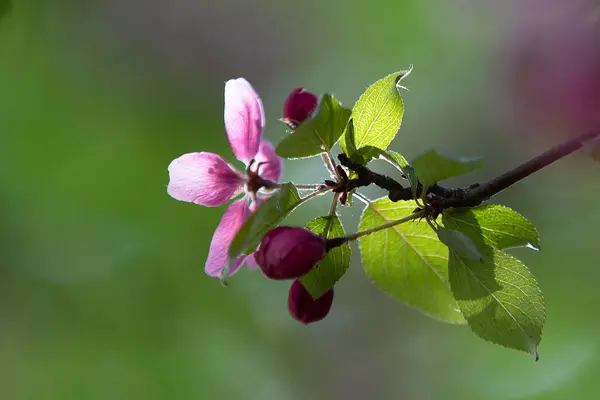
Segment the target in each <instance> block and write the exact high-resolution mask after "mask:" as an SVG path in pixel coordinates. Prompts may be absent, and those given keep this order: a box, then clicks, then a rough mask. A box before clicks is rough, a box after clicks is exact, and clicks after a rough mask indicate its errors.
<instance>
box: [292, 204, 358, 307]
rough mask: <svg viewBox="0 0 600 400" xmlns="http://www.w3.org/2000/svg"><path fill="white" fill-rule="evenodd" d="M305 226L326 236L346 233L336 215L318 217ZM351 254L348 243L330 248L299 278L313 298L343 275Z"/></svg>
mask: <svg viewBox="0 0 600 400" xmlns="http://www.w3.org/2000/svg"><path fill="white" fill-rule="evenodd" d="M306 228H307V229H308V230H310V231H312V232H314V233H316V234H318V235H321V236H323V237H326V238H332V237H340V236H344V235H345V234H346V233H345V231H344V227H343V226H342V223H341V222H340V220H339V218H338V217H337V216H331V217H319V218H317V219H315V220H312V221H311V222H309V223H308V225H307V226H306ZM351 255H352V250H351V249H350V244H348V243H345V244H343V245H342V246H340V247H336V248H334V249H331V250H330V251H329V252H328V253H327V255H325V258H323V259H322V260H321V262H319V264H317V265H316V266H315V267H314V268H313V269H312V270H311V271H310V272H309V273H308V274H306V275H304V276H303V277H302V278H300V281H301V282H302V284H303V285H304V287H305V288H306V290H308V292H309V293H310V294H311V295H312V296H313V298H315V299H318V298H319V297H321V296H322V295H324V294H325V293H326V292H327V291H328V290H329V289H331V288H332V287H333V285H335V283H336V282H337V281H338V280H340V278H341V277H342V276H344V274H345V273H346V270H347V269H348V267H349V266H350V257H351Z"/></svg>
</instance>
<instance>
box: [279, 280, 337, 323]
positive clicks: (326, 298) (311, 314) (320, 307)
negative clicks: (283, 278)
mask: <svg viewBox="0 0 600 400" xmlns="http://www.w3.org/2000/svg"><path fill="white" fill-rule="evenodd" d="M331 303H333V288H331V289H329V290H328V291H327V292H326V293H325V294H324V295H323V296H321V297H319V298H318V299H316V300H315V299H313V297H312V296H311V294H310V293H309V292H308V291H307V290H306V289H305V288H304V286H303V285H302V282H300V281H299V280H295V281H294V283H292V286H291V287H290V293H289V295H288V310H289V311H290V314H291V316H292V317H294V319H295V320H297V321H300V322H302V323H303V324H305V325H306V324H310V323H313V322H317V321H320V320H322V319H323V318H325V317H326V316H327V314H329V310H331Z"/></svg>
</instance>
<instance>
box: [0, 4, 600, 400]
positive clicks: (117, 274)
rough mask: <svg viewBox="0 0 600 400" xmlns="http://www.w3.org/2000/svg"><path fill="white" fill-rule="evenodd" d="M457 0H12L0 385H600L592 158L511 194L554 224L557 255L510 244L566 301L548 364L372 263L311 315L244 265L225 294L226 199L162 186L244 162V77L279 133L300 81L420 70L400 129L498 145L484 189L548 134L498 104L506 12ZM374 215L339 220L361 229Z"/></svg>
mask: <svg viewBox="0 0 600 400" xmlns="http://www.w3.org/2000/svg"><path fill="white" fill-rule="evenodd" d="M460 4H461V5H460V6H458V5H456V4H454V3H449V2H444V1H441V0H437V1H435V0H427V1H407V2H402V3H398V2H395V1H392V0H377V1H373V2H369V3H365V2H359V1H358V0H351V1H342V0H332V1H331V2H329V3H327V4H326V5H325V3H322V2H317V1H308V2H306V3H303V4H302V6H299V5H298V3H297V2H294V3H284V2H281V3H280V2H275V1H274V0H264V1H251V2H238V1H235V0H228V1H225V2H218V3H217V2H208V1H203V0H200V1H185V0H178V1H173V2H171V1H167V0H162V1H160V0H154V1H151V2H150V1H148V2H143V1H141V0H140V1H136V0H128V1H117V0H114V1H106V2H96V1H89V2H83V1H76V0H55V1H33V0H29V1H28V0H22V1H19V2H15V4H14V8H13V10H12V13H10V14H9V15H7V16H5V17H4V18H3V19H2V20H1V21H0V138H1V141H0V178H1V181H0V182H1V183H2V190H1V191H0V205H1V207H0V218H1V221H2V230H1V231H0V250H1V253H0V256H1V258H0V261H1V263H0V266H1V267H2V268H1V269H0V277H1V279H0V301H1V304H2V307H1V308H0V360H1V361H0V371H1V374H0V388H1V389H0V398H2V399H10V400H13V399H61V400H63V399H145V400H146V399H166V398H168V399H220V398H231V399H305V398H328V399H330V398H344V399H364V398H378V399H396V398H410V399H453V398H456V399H461V400H462V399H477V400H479V399H524V398H527V399H565V398H576V399H588V398H589V399H593V398H595V397H596V393H597V390H598V388H599V385H600V384H599V383H598V380H597V378H596V376H597V373H598V369H599V367H600V362H599V359H598V356H597V353H596V352H595V350H596V349H597V347H598V344H599V339H598V337H600V323H598V321H596V320H595V308H596V306H597V304H598V303H599V302H600V292H599V291H598V290H597V283H596V282H597V279H598V278H599V277H600V272H598V271H599V270H598V268H597V266H598V265H599V263H600V253H598V251H597V239H596V238H597V235H596V226H597V225H598V222H600V210H599V208H598V207H597V198H598V194H599V193H600V183H599V180H598V178H597V177H598V173H599V171H598V169H597V165H595V164H594V163H593V162H592V161H589V160H587V158H585V154H584V155H583V156H580V157H573V158H571V159H569V160H565V161H562V162H560V164H558V165H556V166H552V167H550V168H548V169H546V170H544V171H542V172H540V173H539V174H537V175H535V176H533V177H532V178H530V179H529V180H528V181H527V182H525V183H522V184H520V185H518V186H516V187H515V188H513V189H511V190H510V191H509V192H506V193H503V194H501V195H500V196H499V200H498V201H499V202H502V203H505V204H507V205H509V206H511V207H512V208H514V209H515V210H517V211H519V212H520V213H522V214H524V215H525V216H527V217H528V218H529V219H530V220H532V221H533V222H534V224H535V225H536V226H537V227H538V229H539V233H540V237H541V247H542V251H541V252H539V253H533V252H529V253H528V252H525V251H515V254H516V255H518V256H519V258H521V259H523V260H524V262H525V263H526V264H527V265H528V266H529V267H530V268H531V269H532V271H533V273H534V274H535V275H536V277H537V278H538V280H539V282H540V285H541V287H542V290H543V291H544V293H545V297H546V300H547V303H548V323H547V325H546V328H545V330H544V338H543V341H542V344H541V346H540V349H539V351H540V356H541V360H540V361H539V362H538V363H534V362H533V360H532V359H531V358H529V357H527V356H524V355H522V354H519V353H517V352H509V351H506V350H505V349H502V348H500V347H498V348H496V347H495V346H493V345H490V344H487V343H485V342H483V341H481V340H478V339H476V338H474V337H473V335H472V334H471V333H470V332H468V330H467V328H461V327H456V326H452V325H445V324H440V323H439V322H437V321H434V320H431V319H428V318H427V317H425V316H422V315H421V314H420V313H418V312H416V311H414V310H410V309H408V308H406V307H404V306H401V305H399V304H397V303H396V302H394V301H393V300H392V299H390V298H388V297H386V296H385V295H384V294H382V293H381V292H378V291H377V290H375V289H374V288H373V287H372V286H371V285H370V284H369V282H368V280H367V279H366V277H365V276H364V273H362V272H361V270H360V268H356V267H357V265H356V264H355V265H354V266H352V267H351V268H350V272H349V273H348V275H347V276H345V277H344V279H343V280H342V281H340V283H339V284H338V285H337V287H336V299H335V300H334V305H333V309H332V313H331V314H330V316H329V317H328V318H327V319H326V320H324V321H323V322H321V323H319V324H315V325H313V326H309V327H304V326H301V325H300V324H298V323H296V322H295V321H293V320H292V319H291V318H289V317H288V316H287V310H286V296H287V285H288V284H287V283H274V282H270V281H267V280H266V279H264V278H262V277H261V276H260V274H258V273H249V272H248V271H241V272H240V273H239V274H238V275H236V276H235V277H234V278H232V279H231V281H230V287H229V288H228V289H223V288H221V286H220V285H219V283H218V280H215V279H211V278H209V277H207V276H205V275H204V272H203V267H204V259H205V257H206V253H207V250H208V244H209V242H210V238H211V235H212V232H213V230H214V228H215V227H216V225H217V223H218V221H219V218H220V215H221V213H222V211H223V210H222V208H217V209H207V208H202V207H199V206H195V205H193V204H186V203H181V202H177V201H175V200H173V199H171V198H169V197H168V195H167V194H166V190H165V187H166V183H167V178H168V177H167V171H166V168H167V165H168V163H169V162H170V161H171V160H172V159H173V158H175V157H177V156H179V155H181V154H182V153H186V152H191V151H200V150H202V151H212V152H217V153H220V154H223V155H224V157H225V158H226V159H228V160H230V161H234V158H233V155H232V153H231V151H230V149H229V147H228V143H227V140H226V137H225V135H224V131H223V122H222V113H223V109H222V96H223V95H222V90H223V82H224V81H225V80H227V79H229V78H231V77H234V76H246V77H247V78H248V79H249V80H250V81H251V82H252V83H253V85H254V86H255V87H256V88H257V89H258V90H259V92H260V94H261V95H262V96H263V99H264V102H265V109H266V112H267V118H268V128H267V137H269V138H270V139H272V140H273V141H275V142H276V141H278V140H280V139H281V138H282V137H283V136H285V134H286V133H285V129H284V126H283V125H280V124H278V121H277V119H278V118H279V117H280V113H281V107H282V105H283V101H284V100H285V98H286V96H287V94H288V93H289V91H290V90H291V89H293V88H294V87H298V86H306V87H307V88H309V89H310V90H312V91H322V92H326V91H327V92H333V93H334V94H335V95H336V98H338V99H340V100H341V101H342V103H343V104H344V105H345V106H347V107H350V106H351V105H352V104H353V102H354V101H355V99H356V98H357V97H358V95H359V94H360V93H362V91H363V90H364V89H365V87H366V86H367V85H368V84H369V83H370V82H373V81H374V80H375V79H377V78H378V77H380V76H383V75H384V74H385V73H387V72H389V71H391V70H395V69H400V68H404V67H405V66H407V65H409V64H410V63H414V64H415V70H414V71H413V73H412V74H411V76H410V78H408V79H407V80H406V81H404V82H403V83H404V84H405V86H407V87H408V88H409V89H410V92H408V94H407V95H406V96H405V106H406V112H405V115H404V122H403V128H402V130H401V133H400V134H399V135H398V137H397V138H396V140H395V141H394V143H392V148H394V149H395V150H398V151H399V152H401V153H402V154H403V155H405V156H406V157H407V158H409V159H411V158H413V157H414V156H415V155H417V154H419V153H421V152H423V151H425V150H427V149H429V148H431V147H434V146H435V147H436V148H440V149H442V150H444V151H448V152H450V153H452V154H457V155H473V154H475V155H481V156H483V157H484V158H485V160H486V165H485V167H484V168H483V169H482V170H481V171H479V172H477V174H474V175H475V176H474V177H471V176H469V178H468V179H472V180H477V179H479V178H481V177H483V176H491V175H493V174H495V173H499V172H502V171H503V170H504V169H506V168H507V167H510V166H512V165H514V164H515V163H517V162H520V161H521V160H524V159H525V158H527V157H530V156H532V155H534V154H536V153H538V152H539V151H540V150H541V149H543V148H545V147H546V146H548V145H549V144H552V143H554V142H555V139H556V138H553V137H544V136H540V135H538V136H534V135H529V132H530V131H531V129H532V128H531V127H527V126H525V125H524V124H521V123H520V122H519V121H518V120H516V119H515V117H514V116H513V115H512V114H510V113H508V112H506V111H505V110H506V109H505V108H504V107H505V106H506V103H509V102H510V100H509V99H507V98H506V97H503V91H502V87H503V83H502V81H501V80H500V78H498V77H499V76H500V73H499V72H501V71H499V70H498V65H497V60H498V58H497V56H498V53H497V51H496V50H497V47H498V41H499V40H500V38H501V32H502V28H503V26H505V25H506V21H507V20H508V19H510V15H511V14H510V7H507V8H509V10H508V11H507V10H503V11H505V12H496V11H497V10H496V8H498V7H501V6H497V5H495V4H496V3H494V2H475V1H473V2H470V1H465V2H460ZM501 11H502V10H501ZM513 11H514V10H513ZM225 28H226V30H225ZM323 37H327V40H326V41H324V40H320V41H318V40H317V39H318V38H323ZM513 132H514V133H513ZM286 166H287V170H286V174H287V179H290V180H295V181H298V182H302V183H308V180H310V179H312V178H313V177H314V178H315V179H317V178H322V177H324V176H325V175H326V173H325V171H324V170H323V169H322V168H321V167H320V166H319V165H318V161H314V162H312V161H306V162H305V161H294V162H289V163H287V165H286ZM382 168H383V167H382ZM463 183H464V182H463ZM372 193H373V197H375V196H376V195H377V194H376V193H377V192H376V191H373V192H372ZM328 203H329V200H324V201H323V202H320V203H319V202H315V203H314V205H307V206H306V207H305V208H302V209H300V210H299V211H298V213H295V214H293V215H292V217H291V222H293V223H297V224H300V223H306V222H307V221H309V220H310V219H312V218H314V217H316V216H318V215H320V214H325V213H326V210H327V207H328ZM358 214H359V211H358V210H357V209H350V210H345V212H344V213H343V217H344V218H343V219H344V224H345V226H346V228H347V230H348V231H351V229H350V227H351V226H356V222H357V216H358ZM352 224H354V225H352ZM354 262H356V260H354Z"/></svg>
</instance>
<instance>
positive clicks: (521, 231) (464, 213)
mask: <svg viewBox="0 0 600 400" xmlns="http://www.w3.org/2000/svg"><path fill="white" fill-rule="evenodd" d="M442 221H443V224H444V226H445V227H446V228H449V229H455V230H459V231H462V232H464V233H465V234H467V235H468V236H469V237H471V239H473V240H474V241H475V242H476V243H478V245H479V246H480V248H484V247H485V246H489V247H492V248H496V249H500V250H501V249H507V248H511V247H522V246H526V247H530V248H532V249H535V250H538V249H539V238H538V233H537V229H535V227H534V226H533V224H532V223H531V222H529V221H528V220H527V219H526V218H525V217H524V216H522V215H521V214H519V213H518V212H516V211H514V210H512V209H510V208H508V207H505V206H501V205H497V204H492V205H485V206H479V207H475V208H469V209H462V208H458V209H450V210H447V211H444V213H443V218H442Z"/></svg>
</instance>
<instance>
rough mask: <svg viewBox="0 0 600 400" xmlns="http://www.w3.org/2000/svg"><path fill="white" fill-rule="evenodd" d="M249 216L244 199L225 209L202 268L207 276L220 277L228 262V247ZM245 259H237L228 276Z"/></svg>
mask: <svg viewBox="0 0 600 400" xmlns="http://www.w3.org/2000/svg"><path fill="white" fill-rule="evenodd" d="M250 214H251V211H250V208H249V207H248V200H247V199H246V198H243V199H240V200H236V201H234V202H233V203H231V204H230V205H229V207H227V210H225V214H223V218H221V222H219V226H217V229H216V230H215V234H214V235H213V238H212V241H211V242H210V249H209V250H208V258H207V259H206V265H205V267H204V270H205V271H206V273H207V274H208V275H210V276H217V277H220V276H221V271H222V270H223V268H225V266H226V265H227V261H228V260H229V255H228V252H229V245H230V244H231V241H232V240H233V238H234V237H235V234H236V233H237V232H238V231H239V230H240V228H241V227H242V225H243V224H244V222H245V221H246V219H248V217H249V216H250ZM245 259H246V256H240V257H238V258H237V260H235V262H234V264H233V265H232V266H231V270H230V271H229V275H233V274H234V273H235V272H236V271H237V270H238V269H239V267H240V266H241V265H242V263H243V262H244V260H245Z"/></svg>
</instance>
